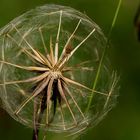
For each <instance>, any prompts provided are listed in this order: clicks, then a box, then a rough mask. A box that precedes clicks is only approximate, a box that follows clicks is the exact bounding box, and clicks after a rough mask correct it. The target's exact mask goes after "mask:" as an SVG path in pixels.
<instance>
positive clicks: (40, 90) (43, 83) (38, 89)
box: [15, 76, 50, 115]
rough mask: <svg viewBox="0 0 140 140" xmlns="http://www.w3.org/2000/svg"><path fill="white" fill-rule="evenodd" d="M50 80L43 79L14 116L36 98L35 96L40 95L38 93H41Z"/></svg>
mask: <svg viewBox="0 0 140 140" xmlns="http://www.w3.org/2000/svg"><path fill="white" fill-rule="evenodd" d="M49 80H50V77H49V76H48V77H47V78H46V79H44V80H43V81H42V82H41V83H40V84H39V85H38V86H37V87H36V88H35V90H34V91H33V93H32V94H33V95H32V96H30V97H29V98H27V99H26V100H25V101H24V102H23V103H22V104H21V105H20V106H19V107H18V109H17V110H16V111H15V114H16V115H17V114H18V113H19V112H20V111H21V110H22V109H23V108H24V106H25V105H26V104H27V103H28V102H30V101H31V100H32V99H33V98H34V97H36V96H37V95H39V94H40V92H42V91H43V90H44V88H45V87H46V86H47V84H48V82H49Z"/></svg>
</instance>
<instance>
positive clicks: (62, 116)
mask: <svg viewBox="0 0 140 140" xmlns="http://www.w3.org/2000/svg"><path fill="white" fill-rule="evenodd" d="M59 108H60V113H61V118H62V123H63V129H64V130H66V127H65V121H64V113H63V107H62V105H61V103H60V102H59Z"/></svg>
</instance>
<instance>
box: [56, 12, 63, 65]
mask: <svg viewBox="0 0 140 140" xmlns="http://www.w3.org/2000/svg"><path fill="white" fill-rule="evenodd" d="M61 24H62V10H61V11H60V18H59V26H58V32H57V37H56V44H55V63H57V60H58V44H59V36H60V30H61Z"/></svg>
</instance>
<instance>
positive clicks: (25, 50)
mask: <svg viewBox="0 0 140 140" xmlns="http://www.w3.org/2000/svg"><path fill="white" fill-rule="evenodd" d="M6 36H7V37H8V38H10V39H11V40H12V41H13V42H14V43H15V44H16V45H17V46H18V47H21V46H19V44H18V42H17V41H16V40H15V39H14V38H13V37H12V36H11V35H10V34H8V33H7V34H6ZM22 50H23V52H24V53H25V54H26V55H27V56H28V57H29V58H30V59H31V60H32V61H34V60H36V61H37V62H39V63H41V64H44V63H42V61H41V60H40V59H39V58H38V57H37V56H35V55H33V54H31V53H30V52H29V51H28V50H27V49H26V48H25V47H24V48H22Z"/></svg>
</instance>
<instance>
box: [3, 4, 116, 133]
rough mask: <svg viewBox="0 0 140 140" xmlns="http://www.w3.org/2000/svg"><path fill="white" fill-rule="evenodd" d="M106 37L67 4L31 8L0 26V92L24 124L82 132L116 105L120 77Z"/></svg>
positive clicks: (15, 116) (55, 130)
mask: <svg viewBox="0 0 140 140" xmlns="http://www.w3.org/2000/svg"><path fill="white" fill-rule="evenodd" d="M105 47H106V37H105V36H104V34H103V32H102V30H101V29H100V27H99V26H98V25H97V24H96V23H94V22H93V21H92V20H91V19H90V18H88V17H87V16H86V15H85V14H82V13H80V12H79V11H77V10H75V9H73V8H70V7H65V6H59V5H45V6H41V7H38V8H36V9H34V10H31V11H29V12H27V13H25V14H23V15H21V16H19V17H17V18H16V19H14V20H13V21H11V22H10V23H9V24H7V25H6V26H5V27H3V28H2V29H1V30H0V97H1V99H2V102H3V108H4V109H5V110H6V111H7V112H8V113H9V114H10V115H11V116H12V117H13V118H14V119H16V120H17V121H19V122H21V123H22V124H24V125H26V126H29V127H32V128H38V129H39V128H40V129H43V130H45V131H46V130H47V131H54V132H70V133H72V134H77V133H80V132H82V131H84V130H86V129H87V128H88V127H90V126H95V125H96V124H97V123H98V122H99V121H100V120H101V119H102V118H103V117H104V116H105V115H106V114H107V112H108V111H109V110H110V109H111V108H112V107H113V106H114V104H115V103H116V97H117V95H118V85H117V83H118V76H117V74H116V72H114V70H113V69H112V67H111V63H110V60H109V58H108V56H107V55H106V56H105V57H104V58H103V61H102V63H101V60H102V55H103V52H104V48H105ZM99 68H100V71H99Z"/></svg>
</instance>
